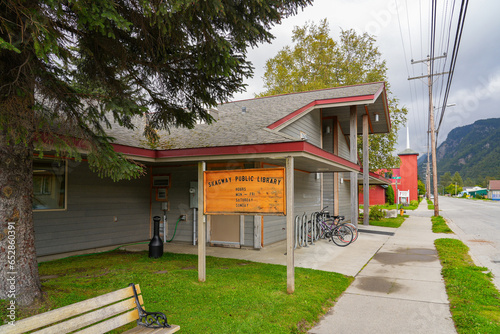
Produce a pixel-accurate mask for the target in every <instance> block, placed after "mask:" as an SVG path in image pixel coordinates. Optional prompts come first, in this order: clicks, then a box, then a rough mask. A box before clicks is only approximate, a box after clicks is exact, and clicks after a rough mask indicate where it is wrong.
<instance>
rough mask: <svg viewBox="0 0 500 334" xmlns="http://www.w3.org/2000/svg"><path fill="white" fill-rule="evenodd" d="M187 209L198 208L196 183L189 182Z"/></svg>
mask: <svg viewBox="0 0 500 334" xmlns="http://www.w3.org/2000/svg"><path fill="white" fill-rule="evenodd" d="M189 208H190V209H194V208H198V182H195V181H193V182H189Z"/></svg>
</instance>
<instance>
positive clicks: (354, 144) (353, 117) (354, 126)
mask: <svg viewBox="0 0 500 334" xmlns="http://www.w3.org/2000/svg"><path fill="white" fill-rule="evenodd" d="M349 125H350V134H349V139H350V143H349V144H350V145H349V149H350V160H351V162H353V163H357V160H358V159H357V156H358V114H357V110H356V106H351V107H350V120H349ZM350 173H351V223H353V224H354V225H356V226H357V225H358V210H359V209H358V173H357V172H350Z"/></svg>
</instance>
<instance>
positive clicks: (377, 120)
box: [34, 82, 391, 256]
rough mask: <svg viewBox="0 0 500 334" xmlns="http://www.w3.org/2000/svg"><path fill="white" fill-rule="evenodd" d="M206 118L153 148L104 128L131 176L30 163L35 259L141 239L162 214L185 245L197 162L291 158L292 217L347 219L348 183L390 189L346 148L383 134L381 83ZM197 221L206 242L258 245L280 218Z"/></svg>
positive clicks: (229, 107) (274, 99) (265, 164)
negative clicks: (132, 164)
mask: <svg viewBox="0 0 500 334" xmlns="http://www.w3.org/2000/svg"><path fill="white" fill-rule="evenodd" d="M211 114H212V116H213V117H214V118H215V120H216V122H213V123H212V124H198V125H197V126H196V127H195V128H194V129H184V128H172V129H171V130H170V132H169V133H160V136H161V139H160V141H159V142H158V143H156V147H155V148H151V146H149V145H148V144H147V142H146V141H145V139H144V138H142V135H141V134H142V129H141V126H140V123H141V120H137V124H138V128H137V129H136V131H133V132H132V131H130V130H126V129H123V128H120V127H118V126H115V127H113V129H112V130H111V131H110V135H111V136H112V137H114V138H115V144H114V148H115V150H117V151H119V152H122V153H124V154H125V155H126V156H128V157H129V158H131V159H134V160H135V161H137V162H139V163H141V164H143V165H144V166H145V170H146V173H145V175H144V176H142V177H140V178H138V179H135V180H130V181H119V182H113V181H112V180H109V179H102V178H99V177H98V176H97V175H96V174H94V173H92V172H91V171H90V170H89V168H88V164H87V163H86V162H85V161H82V162H79V163H78V162H74V161H71V160H67V161H62V162H61V161H56V160H54V161H52V160H50V157H48V158H46V159H44V160H35V162H34V187H35V189H34V194H35V202H34V210H35V212H34V219H35V239H36V250H37V254H38V255H39V256H42V255H49V254H58V253H65V252H71V251H76V250H85V249H92V248H97V247H104V246H110V245H119V244H124V243H133V242H139V241H145V240H148V239H150V237H151V233H152V217H153V216H156V215H158V216H163V214H164V211H163V210H162V209H168V211H166V215H167V218H168V235H169V236H170V237H172V236H173V234H174V230H175V228H176V225H177V229H176V232H175V238H174V241H176V242H177V241H179V242H190V243H193V242H195V241H196V239H197V233H196V231H197V229H196V227H195V223H196V221H195V220H196V216H197V214H196V211H195V209H194V207H196V206H197V200H196V198H197V194H196V191H197V189H198V182H199V179H198V171H199V163H200V162H204V164H205V166H206V169H207V170H222V169H249V168H270V167H277V166H279V167H283V166H285V160H286V158H287V157H292V158H293V159H294V173H293V175H294V176H293V179H294V189H293V191H294V202H293V211H294V212H295V214H299V215H302V214H303V213H304V212H306V213H308V214H310V213H311V212H314V211H319V210H321V208H322V207H325V206H328V207H329V209H328V210H329V211H330V212H331V213H334V214H341V215H345V216H346V219H347V220H352V221H353V222H356V223H357V218H358V217H357V213H358V203H357V198H358V184H362V182H369V183H370V184H390V181H388V180H386V179H383V178H381V177H379V176H378V175H376V174H373V173H363V170H368V168H366V166H367V165H365V166H364V167H365V168H364V169H363V168H362V166H360V165H359V159H358V156H357V149H356V146H357V138H358V135H361V134H363V133H364V134H365V137H366V138H367V135H368V134H374V133H385V132H389V131H390V128H391V123H390V117H389V111H388V104H387V95H386V90H385V84H384V83H383V82H377V83H370V84H361V85H355V86H347V87H338V88H331V89H324V90H317V91H310V92H304V93H296V94H286V95H279V96H271V97H263V98H256V99H249V100H243V101H235V102H229V103H225V104H222V105H219V106H218V107H217V108H216V109H213V110H211ZM363 131H364V132H363ZM365 144H366V140H365ZM365 146H366V145H365ZM366 160H367V159H366ZM361 175H364V176H363V177H362V176H361ZM358 176H359V177H358ZM365 188H368V187H365ZM365 203H367V201H365ZM181 216H185V217H186V220H182V221H179V222H178V223H177V221H178V219H179V218H180V217H181ZM176 223H177V224H176ZM206 224H207V242H208V244H209V245H210V244H213V245H221V244H222V245H224V246H230V247H242V246H247V247H253V248H261V247H265V246H266V245H269V244H272V243H274V242H277V241H281V240H284V239H285V238H286V231H285V230H286V219H285V217H281V216H248V215H246V216H210V219H208V220H207V222H206Z"/></svg>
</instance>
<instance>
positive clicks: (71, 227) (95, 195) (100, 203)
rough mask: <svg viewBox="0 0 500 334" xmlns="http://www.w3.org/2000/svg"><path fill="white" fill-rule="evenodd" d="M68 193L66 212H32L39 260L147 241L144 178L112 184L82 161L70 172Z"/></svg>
mask: <svg viewBox="0 0 500 334" xmlns="http://www.w3.org/2000/svg"><path fill="white" fill-rule="evenodd" d="M67 192H68V203H67V210H66V211H37V212H34V225H35V247H36V251H37V255H38V256H42V255H49V254H57V253H64V252H70V251H75V250H83V249H89V248H95V247H104V246H109V245H115V244H120V243H128V242H137V241H143V240H147V239H148V238H149V221H148V220H149V177H148V176H147V175H145V176H142V177H141V178H139V179H135V180H130V181H129V180H124V181H119V182H113V181H112V180H110V179H103V178H100V177H98V176H97V174H95V173H92V172H91V171H90V170H89V168H88V165H87V163H84V162H82V163H80V164H73V165H72V166H71V168H70V169H69V173H68V185H67ZM114 217H117V219H118V221H117V222H115V221H114Z"/></svg>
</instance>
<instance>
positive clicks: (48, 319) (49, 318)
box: [0, 284, 140, 334]
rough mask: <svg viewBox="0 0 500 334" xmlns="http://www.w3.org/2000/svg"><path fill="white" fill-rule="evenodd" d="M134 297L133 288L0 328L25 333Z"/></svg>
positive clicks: (5, 333) (13, 333) (12, 333)
mask: <svg viewBox="0 0 500 334" xmlns="http://www.w3.org/2000/svg"><path fill="white" fill-rule="evenodd" d="M135 287H136V289H137V291H140V288H139V285H137V284H136V285H135ZM138 293H139V292H138ZM133 295H134V291H133V290H132V287H127V288H124V289H120V290H116V291H113V292H110V293H107V294H104V295H101V296H98V297H95V298H91V299H87V300H84V301H81V302H78V303H75V304H71V305H67V306H63V307H61V308H58V309H55V310H51V311H48V312H45V313H41V314H37V315H34V316H32V317H29V318H26V319H22V320H19V321H16V323H15V326H12V325H9V324H7V325H3V326H0V333H2V334H21V333H25V332H28V331H32V330H34V329H37V328H41V327H45V326H47V325H50V324H53V323H56V322H59V321H62V320H65V319H68V318H70V317H73V316H76V315H79V314H82V313H85V312H88V311H91V310H94V309H97V308H100V307H103V306H106V305H108V304H111V303H114V302H117V301H120V300H123V299H125V298H129V297H132V296H133ZM136 313H137V312H136ZM136 319H137V318H136Z"/></svg>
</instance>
